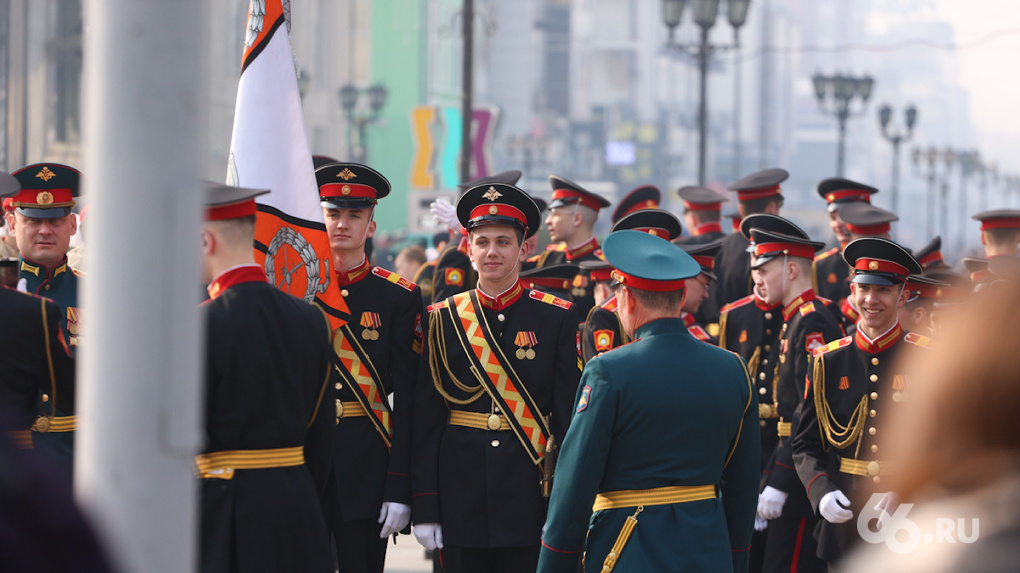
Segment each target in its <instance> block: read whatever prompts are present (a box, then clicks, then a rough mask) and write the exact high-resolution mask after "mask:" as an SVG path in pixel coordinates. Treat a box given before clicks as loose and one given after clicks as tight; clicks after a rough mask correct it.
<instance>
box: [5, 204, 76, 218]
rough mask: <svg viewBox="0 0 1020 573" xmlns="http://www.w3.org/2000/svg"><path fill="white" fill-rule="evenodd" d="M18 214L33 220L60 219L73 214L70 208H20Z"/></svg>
mask: <svg viewBox="0 0 1020 573" xmlns="http://www.w3.org/2000/svg"><path fill="white" fill-rule="evenodd" d="M17 212H18V213H21V214H22V215H24V216H26V217H29V218H32V219H59V218H61V217H66V216H68V215H70V214H71V208H70V207H51V208H49V209H37V208H34V207H18V208H17Z"/></svg>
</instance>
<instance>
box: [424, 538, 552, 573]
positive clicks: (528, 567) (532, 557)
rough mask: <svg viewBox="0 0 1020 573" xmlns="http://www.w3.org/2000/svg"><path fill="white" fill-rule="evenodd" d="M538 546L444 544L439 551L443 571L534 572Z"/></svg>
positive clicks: (457, 572) (470, 572)
mask: <svg viewBox="0 0 1020 573" xmlns="http://www.w3.org/2000/svg"><path fill="white" fill-rule="evenodd" d="M540 548H541V546H539V545H530V546H527V547H493V548H483V549H479V548H475V547H450V546H446V547H444V548H443V550H442V551H440V552H439V553H440V556H441V559H442V564H443V571H444V573H534V572H535V569H537V568H538V553H539V549H540Z"/></svg>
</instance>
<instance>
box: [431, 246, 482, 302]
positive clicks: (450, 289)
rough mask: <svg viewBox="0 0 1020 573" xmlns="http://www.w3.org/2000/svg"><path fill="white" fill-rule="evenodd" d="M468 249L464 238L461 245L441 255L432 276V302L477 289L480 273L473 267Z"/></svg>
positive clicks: (444, 251)
mask: <svg viewBox="0 0 1020 573" xmlns="http://www.w3.org/2000/svg"><path fill="white" fill-rule="evenodd" d="M467 247H468V239H467V237H462V238H461V240H460V242H459V243H457V244H456V245H450V246H448V247H446V248H445V249H443V252H442V253H440V254H439V258H438V259H436V267H435V270H434V271H433V275H432V302H438V301H441V300H446V299H447V298H449V297H451V296H453V295H455V294H457V293H459V292H464V291H466V290H471V289H473V288H475V283H476V282H477V281H478V273H477V272H475V269H474V268H473V267H472V266H471V259H470V258H468V254H467Z"/></svg>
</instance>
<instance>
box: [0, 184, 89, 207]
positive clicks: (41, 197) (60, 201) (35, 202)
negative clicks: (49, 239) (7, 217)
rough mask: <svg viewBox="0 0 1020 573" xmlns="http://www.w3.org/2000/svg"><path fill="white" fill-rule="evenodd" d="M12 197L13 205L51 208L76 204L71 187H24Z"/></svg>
mask: <svg viewBox="0 0 1020 573" xmlns="http://www.w3.org/2000/svg"><path fill="white" fill-rule="evenodd" d="M12 199H13V200H12V201H11V207H34V208H42V209H49V208H52V207H70V206H72V205H74V195H73V193H72V192H71V190H70V189H22V190H21V191H18V192H17V194H15V195H14V197H13V198H12ZM5 203H6V200H5Z"/></svg>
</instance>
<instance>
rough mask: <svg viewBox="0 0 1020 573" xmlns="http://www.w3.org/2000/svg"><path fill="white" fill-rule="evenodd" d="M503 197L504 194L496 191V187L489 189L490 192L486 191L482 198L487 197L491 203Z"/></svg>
mask: <svg viewBox="0 0 1020 573" xmlns="http://www.w3.org/2000/svg"><path fill="white" fill-rule="evenodd" d="M502 196H503V194H502V193H500V192H499V191H496V188H495V187H489V190H488V191H486V192H485V194H484V195H482V197H485V198H486V199H488V200H489V201H495V200H496V199H499V198H500V197H502Z"/></svg>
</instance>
